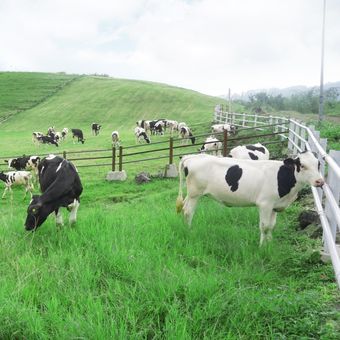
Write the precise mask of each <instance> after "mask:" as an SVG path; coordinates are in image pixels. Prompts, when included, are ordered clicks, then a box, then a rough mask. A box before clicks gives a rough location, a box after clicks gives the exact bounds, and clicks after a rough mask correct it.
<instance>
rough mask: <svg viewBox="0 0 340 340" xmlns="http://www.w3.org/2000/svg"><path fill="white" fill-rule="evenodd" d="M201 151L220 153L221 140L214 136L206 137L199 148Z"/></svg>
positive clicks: (216, 154) (218, 154)
mask: <svg viewBox="0 0 340 340" xmlns="http://www.w3.org/2000/svg"><path fill="white" fill-rule="evenodd" d="M200 152H201V153H208V154H211V155H215V156H221V155H222V142H220V141H219V140H218V139H217V138H215V137H214V136H210V137H207V138H206V140H205V142H204V144H203V145H202V147H201V149H200Z"/></svg>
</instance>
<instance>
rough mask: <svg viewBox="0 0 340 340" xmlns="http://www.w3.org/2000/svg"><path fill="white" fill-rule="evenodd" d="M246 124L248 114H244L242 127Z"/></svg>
mask: <svg viewBox="0 0 340 340" xmlns="http://www.w3.org/2000/svg"><path fill="white" fill-rule="evenodd" d="M245 123H246V113H245V112H243V118H242V126H243V127H244V126H245Z"/></svg>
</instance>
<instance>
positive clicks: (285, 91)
mask: <svg viewBox="0 0 340 340" xmlns="http://www.w3.org/2000/svg"><path fill="white" fill-rule="evenodd" d="M331 87H336V88H338V89H339V92H340V81H337V82H332V83H327V84H325V85H324V90H325V91H326V90H328V89H329V88H331ZM311 89H316V90H317V91H319V86H311V87H307V86H303V85H297V86H290V87H286V88H282V89H280V88H269V89H256V90H249V91H247V92H243V93H241V94H237V93H235V94H233V96H232V98H233V99H241V100H245V101H248V100H249V97H250V96H251V95H254V94H256V93H259V92H266V93H267V94H270V95H273V96H277V95H279V94H281V95H282V96H283V97H291V96H292V95H294V94H299V93H303V92H306V91H308V90H311ZM221 98H224V99H227V98H228V96H227V95H222V96H221ZM339 99H340V97H339Z"/></svg>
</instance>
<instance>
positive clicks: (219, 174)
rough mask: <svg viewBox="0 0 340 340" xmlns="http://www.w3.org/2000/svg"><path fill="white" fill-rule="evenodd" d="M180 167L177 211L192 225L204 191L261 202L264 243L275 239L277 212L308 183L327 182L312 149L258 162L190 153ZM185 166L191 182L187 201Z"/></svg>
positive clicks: (232, 201) (234, 202) (229, 201)
mask: <svg viewBox="0 0 340 340" xmlns="http://www.w3.org/2000/svg"><path fill="white" fill-rule="evenodd" d="M179 169H180V184H179V193H178V198H177V202H176V208H177V212H181V211H182V210H183V213H184V217H185V219H186V221H187V223H188V224H189V225H190V224H191V221H192V217H193V215H194V212H195V207H196V204H197V202H198V200H199V198H200V197H201V196H203V195H211V196H212V197H213V198H215V199H216V200H217V201H220V202H222V203H224V204H225V205H227V206H239V207H247V206H257V207H258V209H259V213H260V230H261V239H260V244H263V242H265V241H267V240H271V238H272V230H273V228H274V226H275V223H276V213H277V212H279V211H282V210H284V209H285V208H286V207H288V205H289V204H291V203H292V202H293V201H294V200H295V199H296V197H297V194H298V191H299V190H300V189H301V188H302V187H303V186H304V185H305V184H310V185H313V186H315V187H321V186H322V185H323V184H324V180H323V179H322V177H321V175H320V173H319V171H318V160H317V159H316V158H315V157H314V155H313V154H312V153H311V152H304V153H301V154H299V155H298V156H297V157H296V158H294V159H292V158H287V159H285V160H284V161H272V160H267V161H257V162H254V161H251V160H243V159H234V158H218V157H214V156H210V155H204V154H199V155H189V156H184V157H183V158H182V160H181V162H180V165H179ZM182 170H184V174H185V176H186V184H187V196H186V198H185V200H184V201H183V194H182Z"/></svg>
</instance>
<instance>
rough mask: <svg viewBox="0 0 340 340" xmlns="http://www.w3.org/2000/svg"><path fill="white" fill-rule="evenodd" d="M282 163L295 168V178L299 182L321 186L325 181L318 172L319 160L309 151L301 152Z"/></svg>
mask: <svg viewBox="0 0 340 340" xmlns="http://www.w3.org/2000/svg"><path fill="white" fill-rule="evenodd" d="M284 164H285V165H286V166H289V167H294V168H295V176H296V179H297V180H298V181H299V182H301V183H306V184H307V183H308V184H310V185H312V186H314V187H322V186H323V184H324V183H325V181H324V180H323V178H322V176H321V174H320V172H319V170H320V162H319V161H318V159H317V158H316V157H315V156H314V155H313V153H312V152H310V151H306V152H302V153H300V154H298V156H297V157H296V158H294V159H292V158H288V159H286V160H285V161H284Z"/></svg>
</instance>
